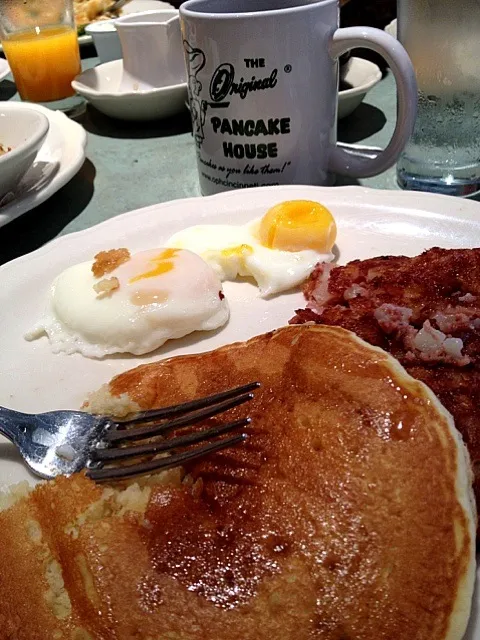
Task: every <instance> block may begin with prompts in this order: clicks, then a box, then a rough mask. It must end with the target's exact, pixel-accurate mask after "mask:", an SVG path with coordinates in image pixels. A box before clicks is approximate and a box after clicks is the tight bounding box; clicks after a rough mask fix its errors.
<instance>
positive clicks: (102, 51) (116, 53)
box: [85, 20, 122, 62]
mask: <svg viewBox="0 0 480 640" xmlns="http://www.w3.org/2000/svg"><path fill="white" fill-rule="evenodd" d="M85 33H86V34H87V35H89V36H92V39H93V44H94V45H95V49H96V50H97V55H98V57H99V58H100V62H111V61H112V60H119V59H120V58H121V57H122V46H121V44H120V38H119V37H118V33H117V30H116V29H115V25H114V23H113V20H101V21H100V22H92V24H89V25H87V26H86V27H85Z"/></svg>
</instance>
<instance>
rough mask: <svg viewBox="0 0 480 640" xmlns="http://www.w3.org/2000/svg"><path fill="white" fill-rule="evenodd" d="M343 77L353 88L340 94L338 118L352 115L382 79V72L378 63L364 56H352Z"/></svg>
mask: <svg viewBox="0 0 480 640" xmlns="http://www.w3.org/2000/svg"><path fill="white" fill-rule="evenodd" d="M343 79H344V80H345V81H346V82H348V84H350V85H351V86H352V88H351V89H346V90H344V91H340V92H339V94H338V119H339V120H341V119H342V118H345V117H346V116H348V115H350V114H351V113H352V112H353V111H355V109H356V108H357V107H358V106H359V104H360V103H361V102H362V101H363V99H364V98H365V96H366V95H367V93H368V92H369V91H370V90H371V89H373V87H374V86H375V85H376V84H378V83H379V82H380V80H381V79H382V72H381V71H380V68H379V67H377V65H376V64H374V63H373V62H370V61H369V60H364V59H363V58H350V60H349V61H348V65H347V70H346V73H345V74H344V75H343Z"/></svg>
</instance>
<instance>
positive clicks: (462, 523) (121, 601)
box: [0, 326, 476, 640]
mask: <svg viewBox="0 0 480 640" xmlns="http://www.w3.org/2000/svg"><path fill="white" fill-rule="evenodd" d="M252 380H259V381H260V382H261V384H262V386H261V388H260V389H259V390H258V391H256V392H255V399H254V400H253V401H252V403H250V404H249V405H248V414H249V415H250V416H251V417H252V426H251V427H250V428H249V432H250V437H249V439H248V440H247V441H246V442H245V443H243V444H241V445H239V446H238V447H236V448H234V449H230V450H228V451H223V452H219V453H217V454H214V455H212V456H210V457H209V458H208V459H205V460H204V461H202V462H200V463H197V464H195V465H193V466H191V467H189V468H188V469H187V470H186V471H187V475H186V476H185V477H184V478H183V481H182V482H180V480H179V475H178V474H179V472H178V471H177V472H176V475H175V472H174V473H173V476H172V474H170V475H169V476H166V477H165V476H162V477H161V478H160V482H162V483H163V484H154V482H155V481H156V478H155V477H152V478H147V479H146V480H142V482H141V483H140V484H135V483H127V484H124V485H119V486H116V487H113V488H111V487H107V488H105V487H104V486H99V485H95V484H93V483H92V482H90V481H89V480H87V479H86V478H85V477H84V476H83V475H76V476H72V477H71V478H68V479H67V478H59V479H57V480H56V481H55V482H51V483H47V484H43V485H41V486H39V487H38V488H37V489H35V490H34V491H33V492H32V493H30V494H28V496H26V497H23V498H20V500H19V501H18V502H17V503H16V504H14V505H13V506H12V507H10V508H9V509H8V510H6V511H4V512H3V513H0V527H1V531H2V555H1V559H0V598H1V601H2V607H1V609H0V637H2V638H22V639H25V640H32V639H36V638H42V639H45V638H49V639H50V638H53V639H55V640H64V639H65V640H66V639H69V640H70V639H74V640H88V639H89V638H93V639H95V640H97V639H99V640H103V639H105V640H107V639H119V640H130V639H132V640H133V639H136V640H147V639H149V640H167V639H168V640H214V639H215V640H216V639H222V640H271V639H272V638H275V639H276V640H307V639H309V640H311V639H318V640H354V639H355V640H372V639H375V640H387V639H389V640H393V639H395V640H433V639H435V640H443V639H448V640H460V639H461V637H462V636H463V633H464V631H465V628H466V624H467V618H468V615H469V610H470V601H471V597H472V591H473V582H474V570H475V555H474V544H475V525H474V523H475V518H476V514H475V508H474V506H473V497H472V493H471V480H472V478H471V472H470V467H469V461H468V454H467V453H466V449H465V447H464V445H463V443H462V440H461V437H460V436H459V434H458V432H457V431H456V430H455V428H454V426H453V422H452V419H451V417H450V415H449V414H448V413H447V412H446V411H445V410H444V409H443V407H442V406H441V405H440V404H439V402H438V401H437V399H436V398H435V396H434V395H433V394H432V392H431V391H430V390H429V389H428V388H427V387H426V386H425V385H423V384H422V383H420V382H418V381H416V380H414V379H413V378H411V377H410V376H408V374H406V372H405V371H404V369H402V367H401V366H400V365H399V364H398V362H397V361H396V360H394V359H393V358H392V357H391V356H389V355H388V354H386V353H385V352H383V351H381V350H380V349H377V348H374V347H371V346H369V345H367V344H366V343H364V342H362V341H361V340H360V339H359V338H357V337H356V336H355V335H354V334H352V333H350V332H348V331H346V330H343V329H340V328H333V327H324V326H299V327H294V326H292V327H286V328H283V329H280V330H278V331H276V332H273V333H269V334H266V335H263V336H258V337H256V338H253V339H252V340H250V341H248V342H245V343H238V344H234V345H229V346H226V347H223V348H221V349H218V350H216V351H212V352H209V353H204V354H200V355H192V356H184V357H179V358H172V359H169V360H165V361H162V362H158V363H154V364H149V365H144V366H141V367H138V368H136V369H133V370H132V371H129V372H127V373H124V374H122V375H120V376H118V377H116V378H115V379H114V380H113V381H112V382H111V383H110V384H109V385H107V386H106V387H105V388H103V389H102V390H100V391H99V392H97V393H96V394H94V396H92V398H91V399H90V400H89V403H88V406H89V408H90V410H92V411H98V410H99V409H102V410H105V411H106V410H110V409H112V408H114V407H116V406H117V407H118V413H125V412H126V411H128V410H129V409H135V408H138V407H141V408H142V409H150V408H154V407H159V406H163V405H167V404H171V403H175V402H180V401H183V400H186V399H187V398H189V399H191V398H194V397H199V396H203V395H205V394H207V393H213V392H216V391H220V390H224V389H227V388H230V387H233V386H236V385H237V384H241V383H243V382H245V383H246V382H250V381H252ZM245 412H246V406H243V407H239V408H237V409H234V410H232V411H231V412H230V414H231V416H243V415H245ZM225 417H226V416H224V418H223V419H225ZM216 420H218V418H217V419H215V420H213V421H216Z"/></svg>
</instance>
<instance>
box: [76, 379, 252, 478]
mask: <svg viewBox="0 0 480 640" xmlns="http://www.w3.org/2000/svg"><path fill="white" fill-rule="evenodd" d="M258 386H259V383H258V382H252V383H249V384H246V385H242V386H240V387H236V388H235V389H229V390H228V391H224V392H222V393H217V394H215V395H212V396H208V397H206V398H200V399H198V400H193V401H191V402H185V403H183V404H180V405H175V406H172V407H165V408H162V409H158V410H153V411H147V412H144V413H142V414H137V415H136V416H134V418H133V419H132V420H128V421H125V422H122V423H110V428H109V429H108V430H107V431H106V432H105V434H104V435H103V437H102V440H101V441H100V442H99V443H98V445H97V447H96V448H95V449H94V450H93V451H92V457H91V461H90V464H89V468H88V470H87V475H88V476H89V477H90V478H91V479H92V480H96V481H101V480H114V479H124V478H129V477H132V476H135V475H140V474H145V473H150V472H152V471H159V470H163V469H169V468H172V467H175V466H179V465H182V464H184V463H186V462H189V461H192V460H195V459H198V458H201V457H203V456H205V455H207V454H209V453H213V452H215V451H219V450H221V449H225V448H227V447H232V446H234V445H236V444H238V443H240V442H242V441H244V440H245V439H246V437H247V434H245V433H241V434H236V435H233V436H230V437H228V438H221V439H218V438H219V436H223V435H225V434H226V433H229V432H231V431H234V430H237V429H241V428H243V427H246V426H248V425H249V424H250V418H243V419H239V420H234V421H232V422H228V423H226V424H221V425H216V426H214V427H206V428H204V429H201V430H197V431H194V432H190V433H188V434H185V435H180V436H175V437H173V438H170V439H168V438H167V439H165V438H161V439H159V440H158V441H156V442H149V443H148V444H143V445H136V446H119V447H112V444H114V443H116V444H118V443H120V442H126V441H129V440H144V439H147V438H148V439H150V438H152V437H154V436H159V435H161V436H165V435H166V434H168V433H169V432H170V431H172V430H176V429H180V428H183V427H186V426H191V425H194V424H196V423H198V422H201V421H203V420H206V419H207V418H211V417H212V416H215V415H218V414H219V413H223V412H224V411H227V410H228V409H231V408H233V407H236V406H238V405H240V404H243V403H244V402H248V401H249V400H251V399H252V398H253V394H252V393H250V392H251V391H253V390H254V389H256V388H258ZM167 418H172V419H170V420H168V419H167ZM158 421H162V422H160V423H158V424H153V425H149V424H147V425H146V426H140V423H143V422H147V423H150V422H155V423H157V422H158ZM137 424H138V425H139V426H138V427H137V426H133V427H131V428H128V427H130V426H131V425H137ZM213 438H217V439H216V440H214V441H213V442H209V443H208V444H205V445H203V446H200V447H195V448H192V449H186V450H184V451H180V452H178V451H177V450H178V449H183V448H185V447H190V446H191V445H192V444H198V443H200V442H206V441H209V440H212V439H213ZM168 453H170V455H165V454H168ZM159 454H160V455H163V456H164V457H156V456H158V455H159ZM138 456H141V457H145V456H155V457H154V459H151V460H148V461H142V462H140V463H138V464H130V465H121V466H120V465H119V466H114V467H112V466H108V467H104V465H105V464H112V463H115V462H121V461H122V460H125V459H128V458H133V457H138Z"/></svg>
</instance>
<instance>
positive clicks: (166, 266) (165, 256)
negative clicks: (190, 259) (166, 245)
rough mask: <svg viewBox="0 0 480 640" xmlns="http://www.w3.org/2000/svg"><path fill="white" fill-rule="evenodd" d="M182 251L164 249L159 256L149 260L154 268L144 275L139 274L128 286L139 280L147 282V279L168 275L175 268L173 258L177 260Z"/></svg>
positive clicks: (131, 279)
mask: <svg viewBox="0 0 480 640" xmlns="http://www.w3.org/2000/svg"><path fill="white" fill-rule="evenodd" d="M179 251H180V249H164V250H163V251H162V253H159V254H158V256H155V258H152V259H151V260H149V263H150V264H151V265H152V268H151V269H150V270H149V271H145V272H144V273H139V274H138V276H134V277H133V278H130V280H129V281H128V284H133V283H134V282H138V281H139V280H145V279H146V278H155V277H156V276H161V275H162V274H164V273H168V272H169V271H171V270H172V269H173V267H174V263H173V260H172V258H175V256H176V255H177V253H178V252H179Z"/></svg>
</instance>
